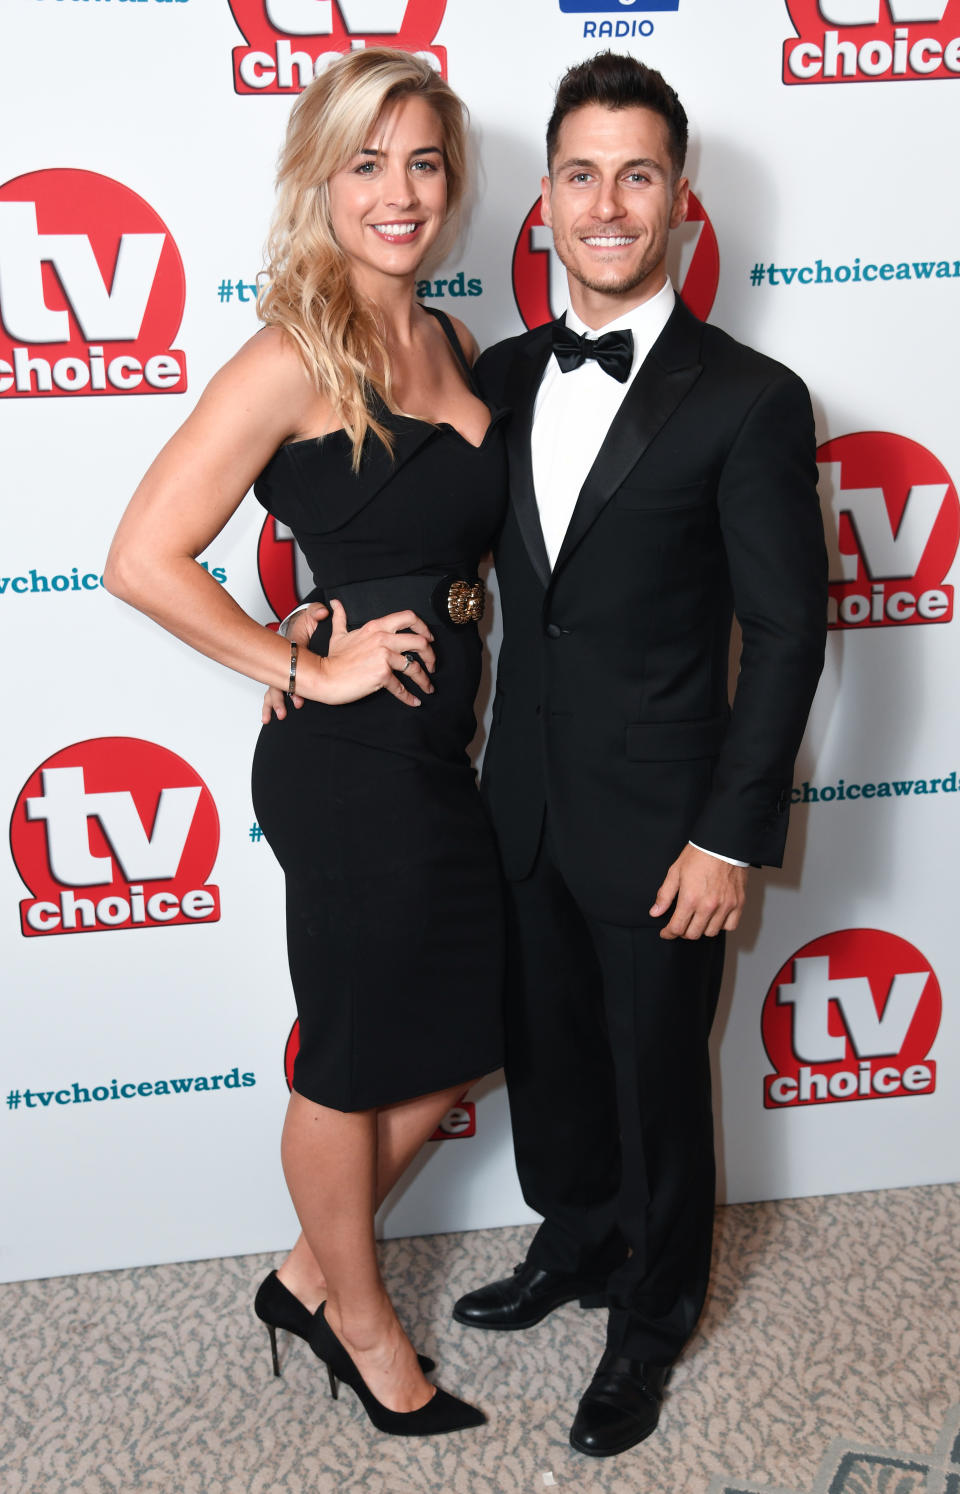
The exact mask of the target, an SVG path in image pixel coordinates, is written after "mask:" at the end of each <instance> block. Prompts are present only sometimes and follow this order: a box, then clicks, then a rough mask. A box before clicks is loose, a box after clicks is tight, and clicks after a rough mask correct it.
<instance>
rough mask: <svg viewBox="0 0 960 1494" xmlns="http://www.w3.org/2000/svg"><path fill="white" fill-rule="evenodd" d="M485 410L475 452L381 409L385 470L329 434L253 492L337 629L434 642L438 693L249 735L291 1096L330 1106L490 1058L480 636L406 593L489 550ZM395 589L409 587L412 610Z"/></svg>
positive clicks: (495, 447)
mask: <svg viewBox="0 0 960 1494" xmlns="http://www.w3.org/2000/svg"><path fill="white" fill-rule="evenodd" d="M434 314H435V315H438V316H439V313H434ZM440 320H441V322H442V323H443V325H444V331H445V332H446V333H447V336H448V337H449V338H450V339H451V343H452V345H453V347H454V349H455V351H456V353H457V354H458V356H459V357H460V361H461V362H463V360H462V355H461V354H460V350H459V344H458V343H457V341H456V337H455V335H454V333H453V330H452V328H451V327H450V324H449V323H448V322H447V321H446V318H443V317H440ZM464 368H465V373H466V377H467V378H468V379H469V378H470V372H469V369H468V368H466V365H465V364H464ZM471 383H472V381H471ZM501 414H502V412H497V413H495V414H494V415H493V417H492V420H491V424H490V427H489V429H488V430H487V433H486V435H485V437H484V439H483V442H482V444H481V445H480V446H479V447H475V446H473V445H472V444H471V443H470V442H469V441H467V440H466V439H465V438H464V437H463V436H461V435H460V434H459V432H457V431H456V430H454V429H453V428H452V427H450V426H446V425H430V424H429V423H427V422H425V421H420V420H413V419H409V418H406V417H401V416H395V415H392V414H387V415H386V416H385V417H384V418H385V420H386V422H387V423H388V424H389V427H390V429H391V430H392V431H393V433H394V435H395V449H394V456H393V458H392V459H391V458H390V456H389V455H388V453H387V452H386V451H385V450H384V448H383V446H382V443H381V442H379V441H376V440H370V441H368V446H367V449H366V450H365V452H364V456H363V461H362V464H361V468H360V472H359V473H358V474H354V473H353V472H352V470H351V444H350V442H349V440H348V439H347V437H346V436H345V434H344V433H343V432H342V431H335V432H333V433H332V434H331V435H329V436H325V437H323V438H322V439H319V440H309V441H294V442H291V443H289V444H288V445H286V446H282V447H280V449H279V450H278V451H277V452H276V453H275V455H274V456H273V458H272V459H271V461H270V462H269V463H268V464H267V466H266V467H265V468H264V470H263V472H262V473H261V474H260V476H259V478H258V479H257V482H256V484H255V486H254V491H255V493H256V495H257V497H258V498H259V500H260V502H261V503H262V504H263V505H264V507H265V508H266V509H267V510H268V512H269V513H271V514H273V515H274V516H275V517H276V518H278V519H280V520H281V522H283V523H285V524H288V525H289V526H290V528H291V529H292V531H293V533H294V536H295V537H296V540H297V543H298V544H299V546H300V548H301V549H302V550H303V552H304V554H305V556H306V558H307V561H308V563H309V565H310V567H311V569H312V571H313V574H314V579H315V581H316V584H317V588H318V590H317V593H315V595H320V596H322V597H323V599H324V600H329V598H331V597H336V596H338V595H339V594H340V593H339V589H340V588H343V590H344V593H345V595H344V598H343V600H344V601H345V605H346V610H347V618H348V625H349V626H358V625H360V624H361V623H362V622H365V621H368V620H369V617H372V616H380V615H383V614H384V613H385V612H387V611H398V610H400V608H401V607H403V606H414V610H416V611H418V612H419V613H420V615H421V616H423V618H424V621H425V622H427V624H428V626H429V627H430V631H431V632H432V633H433V634H434V638H435V643H434V647H435V650H436V655H437V669H436V674H435V676H434V683H435V686H436V693H435V694H433V695H429V696H425V697H424V698H423V704H422V705H421V706H420V707H419V708H416V707H412V706H405V705H402V704H401V703H400V702H399V701H398V700H397V699H396V698H395V697H394V696H392V695H390V694H389V693H388V692H387V691H382V690H381V691H378V692H377V693H376V694H374V695H370V696H366V697H365V698H364V699H362V700H358V701H356V702H353V703H351V704H348V705H338V706H328V705H321V704H318V703H314V702H311V701H307V702H305V704H304V705H303V707H302V709H301V710H299V711H295V710H293V709H290V710H289V711H288V713H287V717H286V720H284V721H278V720H277V719H274V720H272V721H271V722H270V724H269V725H267V726H265V727H264V728H263V729H262V731H261V734H260V738H259V741H258V744H257V749H256V753H255V756H254V763H253V797H254V807H255V810H256V815H257V819H258V822H259V824H260V825H261V827H262V829H263V831H264V833H265V835H266V837H267V839H268V841H269V842H270V845H271V847H272V849H273V851H274V852H275V854H276V856H277V859H278V860H279V862H280V864H281V866H282V867H283V870H284V873H285V876H286V889H287V950H288V955H289V961H290V974H291V977H292V980H293V989H294V994H295V996H296V1002H297V1011H298V1015H299V1020H300V1050H299V1053H298V1056H297V1059H296V1062H295V1065H294V1075H293V1085H294V1089H295V1090H296V1091H297V1093H298V1094H301V1095H304V1096H305V1097H306V1098H307V1099H309V1100H314V1101H316V1102H317V1103H318V1104H322V1105H328V1106H332V1107H333V1108H334V1109H337V1110H365V1109H368V1108H370V1107H373V1106H376V1105H385V1104H390V1103H392V1102H394V1101H398V1100H404V1099H409V1098H412V1097H413V1096H415V1095H420V1094H428V1093H430V1092H432V1091H434V1090H438V1089H444V1088H447V1087H448V1086H453V1085H456V1084H459V1083H460V1082H461V1081H462V1082H464V1083H466V1082H468V1081H469V1080H471V1079H474V1078H477V1077H479V1076H480V1075H481V1074H486V1073H489V1072H490V1071H491V1070H493V1069H496V1068H499V1067H500V1065H501V1063H502V1061H503V1054H502V1037H501V1002H502V991H501V983H502V956H503V934H502V911H501V894H500V881H499V868H498V861H497V855H496V849H495V845H494V841H493V836H492V831H491V829H490V826H489V823H488V821H487V818H486V814H485V811H484V809H483V806H482V804H481V801H480V795H479V792H478V790H477V786H476V778H475V774H474V771H473V768H472V766H471V763H470V760H469V758H468V756H467V750H466V749H467V746H468V744H469V742H470V741H471V739H472V737H473V735H474V732H475V730H476V721H475V717H474V699H475V697H476V693H477V688H478V685H479V681H480V666H481V644H480V638H479V635H478V632H477V627H476V624H475V623H466V624H461V625H454V624H452V623H449V622H447V623H446V624H444V623H443V622H442V621H440V620H439V618H438V615H437V614H436V613H435V612H428V611H427V610H426V608H425V607H424V606H423V605H422V597H423V595H424V594H426V595H429V593H430V591H431V589H432V587H433V584H434V581H433V580H431V579H423V580H421V579H420V578H435V582H436V585H437V587H438V595H443V594H444V591H443V588H444V586H445V584H446V582H445V581H444V580H443V578H450V577H457V578H462V579H465V580H469V579H471V578H473V577H474V576H476V568H477V563H478V561H479V560H480V558H481V557H482V556H483V555H484V554H485V553H486V552H487V551H488V550H489V548H490V545H491V542H492V539H493V536H494V533H495V532H496V530H497V528H498V527H499V525H500V522H501V520H502V517H503V510H504V507H505V503H506V458H505V452H504V445H503V431H502V425H501V421H500V415H501ZM400 577H415V578H417V579H416V581H415V582H414V581H411V582H410V583H409V586H410V590H411V591H412V592H415V593H416V596H415V597H411V600H410V601H405V600H403V594H404V592H405V590H406V587H407V584H408V583H405V582H403V581H398V580H397V579H396V578H400ZM390 578H394V579H393V580H390ZM373 582H376V583H377V586H376V587H375V586H373V585H370V586H369V587H367V588H366V590H367V593H368V594H374V595H376V594H377V593H378V591H379V594H380V595H385V596H388V597H389V599H390V603H391V605H389V606H383V607H380V608H379V609H377V610H373V611H371V610H369V608H367V609H366V612H365V615H362V616H361V615H358V610H357V606H356V605H354V604H353V603H352V602H351V600H350V598H351V596H353V595H354V594H359V596H360V597H361V598H362V597H363V595H364V588H363V587H362V586H358V585H357V583H373ZM417 601H420V602H421V605H419V606H418V605H416V602H417ZM329 638H330V627H329V622H325V623H321V624H320V626H319V627H318V628H317V630H316V632H315V634H314V636H313V639H312V640H311V644H310V647H311V649H313V650H314V651H315V652H318V653H326V651H327V646H328V643H329ZM410 688H411V690H412V691H413V692H414V693H416V687H415V686H413V685H411V686H410Z"/></svg>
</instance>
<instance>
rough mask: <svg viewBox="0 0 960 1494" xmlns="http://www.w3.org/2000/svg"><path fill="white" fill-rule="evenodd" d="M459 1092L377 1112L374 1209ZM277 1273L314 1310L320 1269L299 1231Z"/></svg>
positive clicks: (323, 1291) (320, 1292)
mask: <svg viewBox="0 0 960 1494" xmlns="http://www.w3.org/2000/svg"><path fill="white" fill-rule="evenodd" d="M463 1092H464V1085H462V1084H458V1085H457V1087H456V1088H455V1089H441V1090H437V1091H436V1092H435V1093H433V1094H429V1095H418V1096H417V1097H416V1099H413V1100H401V1101H400V1103H399V1104H397V1105H385V1106H384V1107H383V1108H382V1109H381V1110H378V1111H377V1187H376V1208H377V1209H379V1207H380V1205H381V1204H382V1203H383V1201H384V1199H385V1198H386V1196H387V1194H388V1193H389V1192H390V1190H391V1189H392V1188H393V1187H394V1185H395V1184H396V1183H398V1182H399V1181H400V1179H401V1178H402V1176H403V1174H404V1173H405V1172H406V1170H407V1168H408V1167H409V1166H410V1163H411V1162H412V1161H413V1159H414V1157H415V1156H416V1155H417V1153H418V1152H419V1150H420V1148H421V1147H422V1146H423V1143H424V1142H425V1141H427V1140H428V1139H429V1138H430V1137H431V1136H432V1135H433V1133H434V1131H435V1130H436V1129H437V1126H438V1125H439V1123H440V1121H442V1120H443V1117H444V1116H445V1115H446V1113H447V1111H448V1110H449V1109H450V1107H451V1106H452V1105H455V1104H456V1103H457V1101H458V1100H459V1099H460V1097H461V1095H462V1094H463ZM277 1275H278V1276H279V1277H280V1280H281V1281H282V1282H283V1284H284V1286H285V1287H286V1288H287V1290H288V1291H290V1292H292V1293H293V1295H294V1296H295V1297H297V1298H298V1299H299V1300H300V1301H301V1302H302V1303H303V1305H304V1307H306V1308H309V1310H310V1312H316V1310H317V1308H318V1307H319V1306H320V1303H321V1302H322V1301H323V1300H324V1298H325V1297H326V1295H327V1283H326V1281H325V1279H324V1275H323V1272H322V1271H321V1269H320V1266H319V1264H318V1263H317V1259H316V1257H315V1256H314V1253H313V1251H312V1250H311V1249H310V1246H309V1245H308V1243H307V1239H306V1236H305V1235H304V1234H302V1233H301V1234H300V1235H299V1236H298V1237H297V1241H296V1244H295V1245H294V1247H293V1249H292V1250H291V1251H290V1254H289V1255H288V1256H287V1258H286V1260H285V1261H284V1263H283V1265H282V1266H281V1267H280V1268H279V1270H278V1271H277Z"/></svg>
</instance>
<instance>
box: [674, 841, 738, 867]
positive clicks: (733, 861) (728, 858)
mask: <svg viewBox="0 0 960 1494" xmlns="http://www.w3.org/2000/svg"><path fill="white" fill-rule="evenodd" d="M689 844H690V845H692V846H693V849H694V850H695V851H702V852H703V854H704V855H705V856H713V857H715V859H716V860H717V861H725V862H726V863H727V865H728V866H749V865H750V863H749V861H738V860H737V858H736V856H721V854H720V852H719V851H708V850H707V848H706V846H698V845H697V844H696V842H695V841H692V840H691V841H690V842H689Z"/></svg>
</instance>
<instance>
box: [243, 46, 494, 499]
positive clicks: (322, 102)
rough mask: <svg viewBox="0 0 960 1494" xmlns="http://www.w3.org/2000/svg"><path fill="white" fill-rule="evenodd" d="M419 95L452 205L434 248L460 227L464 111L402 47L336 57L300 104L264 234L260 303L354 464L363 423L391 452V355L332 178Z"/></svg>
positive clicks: (440, 249)
mask: <svg viewBox="0 0 960 1494" xmlns="http://www.w3.org/2000/svg"><path fill="white" fill-rule="evenodd" d="M409 97H417V98H422V99H424V100H425V101H426V102H427V103H428V104H429V105H430V107H431V108H432V109H433V110H434V112H435V113H436V115H437V117H438V119H439V120H440V126H441V131H442V136H443V154H444V165H445V169H446V180H447V217H446V220H445V223H444V226H443V230H442V232H441V234H440V235H439V237H438V239H437V242H436V244H435V245H434V247H433V250H432V252H431V256H430V257H431V259H438V258H440V257H442V256H443V254H444V253H445V252H449V249H450V247H451V245H452V242H453V240H454V239H455V238H456V234H457V228H458V225H459V216H460V210H461V208H462V205H463V200H464V196H465V192H466V186H467V111H466V107H465V105H464V104H463V103H462V102H461V100H460V99H459V98H458V97H457V95H456V94H455V93H454V91H453V89H452V88H451V87H450V86H449V84H447V83H446V82H445V81H444V80H443V78H441V77H440V75H439V73H437V72H436V71H435V70H434V69H433V68H432V67H431V66H430V65H429V63H427V62H425V61H423V60H422V59H421V58H419V57H415V56H413V54H412V53H410V52H402V51H400V50H398V49H395V48H388V47H369V48H366V49H364V50H363V51H357V52H351V53H348V54H346V55H345V56H343V57H342V58H339V59H338V60H337V61H336V62H333V63H331V64H330V66H329V67H328V68H327V69H326V71H325V72H323V73H322V74H321V75H320V76H319V77H318V78H315V79H314V81H313V82H312V83H311V84H310V85H309V86H308V87H307V88H306V89H304V91H303V93H302V94H301V95H300V97H299V98H298V100H297V102H296V103H295V104H294V106H293V109H292V111H291V114H290V120H289V123H288V125H287V134H286V138H285V140H284V144H283V148H282V150H281V152H280V159H279V163H278V168H277V207H276V211H275V214H274V218H273V222H272V224H271V228H270V235H269V238H268V240H267V245H266V250H265V258H266V269H265V270H264V271H263V275H262V279H261V285H260V291H259V294H258V297H257V311H258V314H259V316H260V319H261V321H263V322H264V323H266V324H267V325H268V326H277V327H283V328H285V330H286V331H287V332H288V333H289V335H290V336H291V337H292V338H293V341H294V343H295V344H296V346H297V349H298V351H299V353H300V356H301V358H302V359H303V362H304V365H305V367H306V370H307V373H308V375H309V377H310V379H311V381H312V382H313V383H314V384H315V386H316V388H317V390H318V392H319V393H321V394H323V395H325V396H326V397H327V398H328V399H329V400H330V403H331V405H332V406H333V409H334V410H335V412H336V413H337V415H338V417H339V418H340V420H341V421H342V423H343V427H344V429H345V431H346V432H347V435H348V436H349V437H350V439H351V441H352V443H353V467H354V471H356V470H357V468H358V467H359V465H360V457H361V453H362V450H363V445H364V441H365V439H366V437H367V434H368V433H371V434H372V435H374V436H376V437H378V438H379V439H380V440H381V441H382V442H383V444H384V445H385V446H386V448H387V450H388V451H390V452H391V453H392V450H393V444H392V439H391V435H390V432H389V430H387V428H386V427H385V426H384V425H383V424H382V423H381V421H380V420H378V418H377V415H376V413H375V409H372V408H371V395H376V396H379V398H380V399H381V400H382V401H383V403H384V404H385V405H386V407H387V409H390V410H392V409H393V404H392V400H391V377H390V360H389V357H388V355H387V348H386V341H385V336H384V330H383V325H382V322H381V319H380V317H379V314H378V310H377V307H376V305H375V304H374V303H373V302H372V301H370V300H369V298H367V297H365V296H362V295H361V294H360V293H359V292H358V291H357V290H356V289H355V287H354V286H353V284H352V283H351V279H350V262H349V259H348V257H347V255H346V254H345V253H344V251H343V250H342V249H341V247H340V245H339V244H338V242H337V237H336V234H335V233H334V229H333V223H332V220H331V217H330V191H329V181H330V178H331V177H332V176H333V175H334V173H335V172H337V171H341V170H343V168H344V167H345V166H346V165H347V163H348V162H349V161H350V160H351V159H352V158H353V156H355V155H356V154H357V152H358V151H359V150H362V149H363V148H364V147H365V146H369V145H370V143H371V141H372V139H373V133H374V129H375V126H376V125H377V123H378V121H379V120H380V119H381V117H382V115H383V114H384V112H385V111H386V110H388V109H389V108H390V107H392V106H393V105H394V104H395V103H397V102H398V101H399V100H401V99H406V98H409Z"/></svg>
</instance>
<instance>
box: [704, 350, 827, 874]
mask: <svg viewBox="0 0 960 1494" xmlns="http://www.w3.org/2000/svg"><path fill="white" fill-rule="evenodd" d="M717 503H718V509H719V516H720V527H721V533H722V537H723V544H724V548H725V551H726V557H727V565H728V569H729V574H730V581H731V586H732V590H733V604H734V610H735V613H736V616H737V620H738V621H739V624H740V628H741V632H742V635H743V649H742V653H741V658H740V671H739V676H738V679H737V686H736V694H735V697H734V702H733V711H732V714H731V717H730V722H729V726H728V729H727V732H726V735H725V738H724V741H723V745H722V747H721V751H720V757H719V760H718V763H717V768H716V773H715V775H714V780H713V787H712V790H711V793H710V797H709V798H708V800H707V802H706V804H705V805H704V808H703V810H702V812H701V814H700V816H699V818H698V820H697V823H696V826H695V827H694V829H693V831H692V832H691V835H690V838H691V840H692V841H694V842H695V843H696V844H697V845H701V846H709V847H710V848H711V849H712V850H714V851H719V852H722V853H723V854H724V855H726V856H733V857H737V858H738V859H739V860H742V861H750V862H754V863H756V864H767V865H771V866H779V865H781V863H782V861H783V850H784V843H785V840H786V833H787V820H788V817H789V808H790V792H791V788H792V780H793V767H794V761H795V758H796V755H797V752H798V750H799V748H800V742H801V739H802V737H803V732H804V728H805V726H806V722H807V716H808V714H809V711H810V706H811V704H812V702H813V697H814V693H815V691H816V688H817V681H818V679H819V677H820V672H821V670H822V668H823V658H824V648H825V642H826V620H827V556H826V547H825V544H824V538H823V521H822V518H821V514H820V504H819V500H818V497H817V468H816V437H815V435H814V423H813V411H812V409H811V406H810V397H809V395H808V393H807V390H806V387H805V386H804V384H803V383H802V382H801V380H800V379H798V378H797V377H796V376H795V375H794V374H792V373H790V372H789V370H787V369H782V370H780V372H779V374H778V375H777V376H775V377H774V378H773V380H771V381H770V382H769V383H768V384H767V385H766V386H765V387H764V389H763V390H762V392H761V393H760V394H759V396H758V397H757V398H756V399H755V400H754V402H753V404H752V405H751V407H750V409H749V410H748V412H747V414H746V416H745V418H744V420H743V422H742V424H741V426H740V429H739V430H738V432H737V435H736V437H735V439H734V441H733V443H732V445H731V447H730V450H729V453H728V456H727V459H726V461H725V463H724V466H723V470H722V472H721V475H720V481H719V486H718V494H717Z"/></svg>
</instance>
